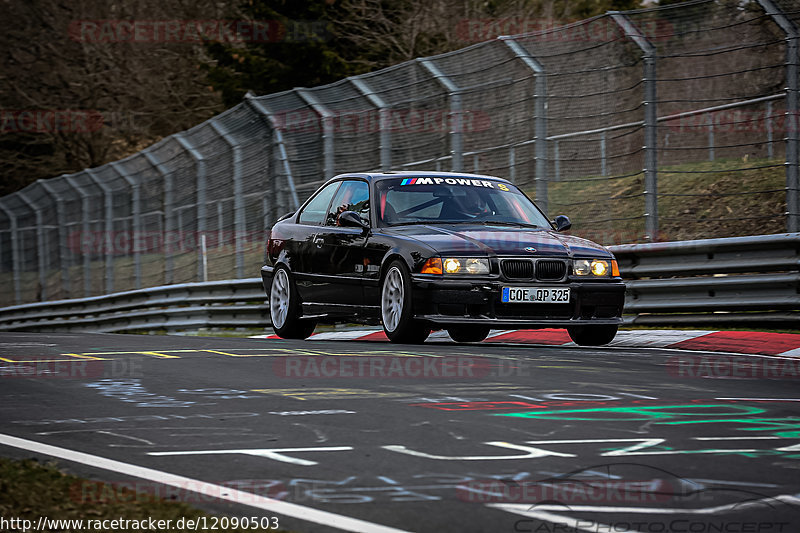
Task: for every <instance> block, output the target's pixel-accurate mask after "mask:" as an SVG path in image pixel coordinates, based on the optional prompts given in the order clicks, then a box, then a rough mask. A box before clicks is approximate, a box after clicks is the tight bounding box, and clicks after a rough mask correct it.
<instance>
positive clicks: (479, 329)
mask: <svg viewBox="0 0 800 533" xmlns="http://www.w3.org/2000/svg"><path fill="white" fill-rule="evenodd" d="M447 334H448V335H450V338H451V339H453V340H454V341H456V342H481V341H482V340H483V339H485V338H486V337H487V335H489V327H488V326H452V327H449V328H447Z"/></svg>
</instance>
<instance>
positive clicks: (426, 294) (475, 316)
mask: <svg viewBox="0 0 800 533" xmlns="http://www.w3.org/2000/svg"><path fill="white" fill-rule="evenodd" d="M503 286H526V287H533V288H536V287H554V286H558V287H560V288H567V287H569V288H570V301H569V303H503V302H501V301H500V294H501V290H502V287H503ZM412 290H413V296H414V297H413V302H414V316H415V317H416V318H417V319H420V320H424V321H426V322H429V323H431V324H435V325H441V326H446V325H462V324H463V325H468V324H480V325H487V326H489V327H492V328H497V329H504V328H540V327H560V328H563V327H568V326H582V325H588V324H593V325H619V324H621V323H622V307H623V305H624V303H625V284H624V283H623V282H622V280H619V279H615V280H592V281H577V280H572V281H567V282H559V283H543V282H532V283H511V282H503V281H499V280H496V279H495V280H486V281H481V280H443V279H431V277H430V276H424V275H414V276H412Z"/></svg>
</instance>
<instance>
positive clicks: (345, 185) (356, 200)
mask: <svg viewBox="0 0 800 533" xmlns="http://www.w3.org/2000/svg"><path fill="white" fill-rule="evenodd" d="M344 211H355V212H356V213H358V214H359V215H360V216H361V218H362V219H363V220H364V221H365V222H369V186H368V185H367V183H366V182H364V181H355V180H350V181H343V182H342V186H341V187H339V190H338V191H337V192H336V196H334V198H333V202H332V203H331V208H330V210H329V211H328V216H327V219H326V221H325V225H326V226H338V225H339V214H341V213H343V212H344Z"/></svg>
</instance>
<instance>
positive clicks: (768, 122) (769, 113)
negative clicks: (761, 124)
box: [766, 101, 775, 159]
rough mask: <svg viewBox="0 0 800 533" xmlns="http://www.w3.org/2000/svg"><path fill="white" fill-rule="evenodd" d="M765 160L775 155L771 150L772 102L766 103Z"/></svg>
mask: <svg viewBox="0 0 800 533" xmlns="http://www.w3.org/2000/svg"><path fill="white" fill-rule="evenodd" d="M766 126H767V158H769V159H772V158H773V157H775V153H774V151H773V148H772V102H771V101H770V102H767V120H766Z"/></svg>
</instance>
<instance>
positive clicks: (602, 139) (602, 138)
mask: <svg viewBox="0 0 800 533" xmlns="http://www.w3.org/2000/svg"><path fill="white" fill-rule="evenodd" d="M600 175H601V176H604V177H605V176H608V163H607V162H606V132H605V130H604V131H603V132H602V133H601V134H600Z"/></svg>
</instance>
